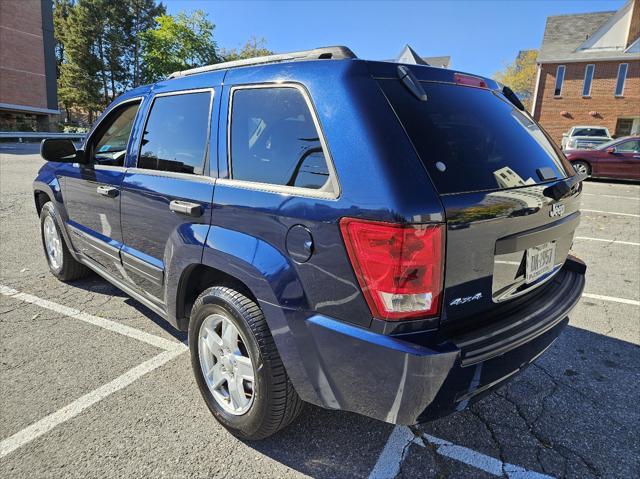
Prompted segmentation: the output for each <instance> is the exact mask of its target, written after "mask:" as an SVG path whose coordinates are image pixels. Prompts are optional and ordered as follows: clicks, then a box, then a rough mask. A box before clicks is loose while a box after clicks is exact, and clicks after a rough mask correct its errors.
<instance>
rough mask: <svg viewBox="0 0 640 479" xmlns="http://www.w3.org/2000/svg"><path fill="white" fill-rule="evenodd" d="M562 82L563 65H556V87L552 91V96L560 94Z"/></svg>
mask: <svg viewBox="0 0 640 479" xmlns="http://www.w3.org/2000/svg"><path fill="white" fill-rule="evenodd" d="M562 82H564V65H558V69H557V70H556V87H555V90H554V91H553V95H554V96H560V95H561V94H562Z"/></svg>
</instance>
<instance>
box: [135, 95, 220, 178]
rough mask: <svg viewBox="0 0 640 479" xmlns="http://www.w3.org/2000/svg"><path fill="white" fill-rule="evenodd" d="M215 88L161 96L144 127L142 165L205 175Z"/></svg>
mask: <svg viewBox="0 0 640 479" xmlns="http://www.w3.org/2000/svg"><path fill="white" fill-rule="evenodd" d="M210 105H211V92H208V91H205V92H194V93H183V94H176V95H167V96H159V97H157V98H156V99H155V100H154V101H153V105H152V106H151V112H150V113H149V118H148V119H147V124H146V125H145V128H144V133H143V136H142V141H141V146H140V156H139V158H138V168H145V169H148V170H160V171H171V172H176V173H191V174H196V175H202V174H203V173H204V163H205V157H206V149H207V142H208V134H209V116H210V114H209V110H210Z"/></svg>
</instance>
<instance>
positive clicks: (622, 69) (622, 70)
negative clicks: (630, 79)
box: [615, 63, 629, 96]
mask: <svg viewBox="0 0 640 479" xmlns="http://www.w3.org/2000/svg"><path fill="white" fill-rule="evenodd" d="M628 67H629V65H628V64H627V63H621V64H620V66H619V67H618V80H617V81H616V93H615V94H616V96H622V95H623V94H624V81H625V80H626V79H627V68H628Z"/></svg>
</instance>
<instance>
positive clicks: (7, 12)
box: [0, 0, 60, 131]
mask: <svg viewBox="0 0 640 479" xmlns="http://www.w3.org/2000/svg"><path fill="white" fill-rule="evenodd" d="M54 49H55V45H54V38H53V11H52V2H51V0H0V131H2V130H29V129H36V128H37V129H38V130H42V131H47V130H49V123H50V118H51V115H57V114H59V113H60V112H59V111H58V99H57V89H56V58H55V50H54Z"/></svg>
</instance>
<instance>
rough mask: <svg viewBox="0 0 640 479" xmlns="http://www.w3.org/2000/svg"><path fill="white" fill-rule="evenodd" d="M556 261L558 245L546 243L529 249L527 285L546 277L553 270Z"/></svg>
mask: <svg viewBox="0 0 640 479" xmlns="http://www.w3.org/2000/svg"><path fill="white" fill-rule="evenodd" d="M555 259H556V243H555V242H553V241H552V242H550V243H544V244H541V245H539V246H534V247H533V248H528V249H527V263H526V276H525V281H526V282H527V283H533V282H534V281H535V280H537V279H538V278H540V277H541V276H544V275H545V274H547V273H548V272H549V271H551V270H552V269H553V265H554V263H555Z"/></svg>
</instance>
